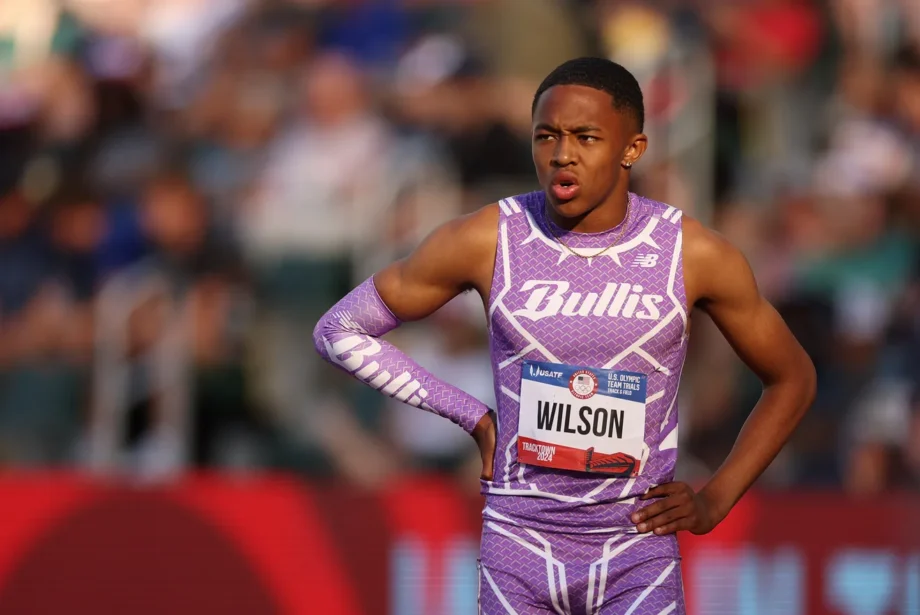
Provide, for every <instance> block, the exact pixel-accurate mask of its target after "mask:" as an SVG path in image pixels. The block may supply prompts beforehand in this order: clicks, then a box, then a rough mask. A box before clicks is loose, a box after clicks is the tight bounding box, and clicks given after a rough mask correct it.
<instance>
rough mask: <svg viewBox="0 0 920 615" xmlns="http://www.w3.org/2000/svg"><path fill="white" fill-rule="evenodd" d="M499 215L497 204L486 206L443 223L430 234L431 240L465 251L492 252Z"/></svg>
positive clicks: (496, 234)
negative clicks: (464, 249)
mask: <svg viewBox="0 0 920 615" xmlns="http://www.w3.org/2000/svg"><path fill="white" fill-rule="evenodd" d="M500 215H501V213H500V209H499V205H498V203H492V204H491V205H486V206H485V207H481V208H479V209H477V210H476V211H474V212H472V213H469V214H466V215H463V216H458V217H457V218H454V219H452V220H450V221H448V222H446V223H444V225H443V226H441V227H439V228H438V229H436V230H435V231H434V232H433V233H432V239H435V240H436V241H446V242H448V243H449V244H450V245H454V244H456V245H458V246H460V247H463V248H466V249H473V250H479V249H482V250H489V249H492V250H494V249H495V241H496V238H497V237H498V222H499V218H500Z"/></svg>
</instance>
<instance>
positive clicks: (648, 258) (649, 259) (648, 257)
mask: <svg viewBox="0 0 920 615" xmlns="http://www.w3.org/2000/svg"><path fill="white" fill-rule="evenodd" d="M657 264H658V255H657V254H640V255H638V256H637V257H636V258H634V259H633V262H632V266H633V267H645V268H646V269H648V268H650V267H654V266H655V265H657Z"/></svg>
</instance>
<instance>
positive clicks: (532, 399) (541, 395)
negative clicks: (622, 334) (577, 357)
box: [518, 361, 647, 477]
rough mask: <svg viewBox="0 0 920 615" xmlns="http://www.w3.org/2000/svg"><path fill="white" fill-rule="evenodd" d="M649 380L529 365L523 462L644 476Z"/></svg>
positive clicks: (524, 375) (521, 432) (521, 426)
mask: <svg viewBox="0 0 920 615" xmlns="http://www.w3.org/2000/svg"><path fill="white" fill-rule="evenodd" d="M646 380H647V378H646V376H645V374H639V373H636V372H622V371H616V370H610V369H594V368H588V367H575V366H571V365H561V364H557V363H541V362H537V361H524V364H523V369H522V372H521V411H520V416H519V419H518V460H519V461H520V462H521V463H526V464H530V465H537V466H546V467H549V468H558V469H560V470H579V471H582V472H597V473H603V474H608V475H610V476H617V477H632V476H636V475H638V474H639V466H640V461H639V460H640V459H641V458H642V449H643V447H644V445H645V442H644V440H645V393H646Z"/></svg>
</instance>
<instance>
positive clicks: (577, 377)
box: [569, 369, 598, 399]
mask: <svg viewBox="0 0 920 615" xmlns="http://www.w3.org/2000/svg"><path fill="white" fill-rule="evenodd" d="M597 386H598V382H597V376H595V375H594V374H593V373H591V372H589V371H588V370H585V369H582V370H578V371H577V372H575V373H574V374H572V377H571V378H569V391H570V392H571V393H572V395H574V396H575V397H577V398H578V399H589V398H591V397H594V394H595V393H597Z"/></svg>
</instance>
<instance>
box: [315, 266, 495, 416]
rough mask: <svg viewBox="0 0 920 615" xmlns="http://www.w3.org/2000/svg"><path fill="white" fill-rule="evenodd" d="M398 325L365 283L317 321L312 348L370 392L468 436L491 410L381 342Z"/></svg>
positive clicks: (371, 280)
mask: <svg viewBox="0 0 920 615" xmlns="http://www.w3.org/2000/svg"><path fill="white" fill-rule="evenodd" d="M399 325H400V321H399V319H397V318H396V316H394V315H393V313H392V312H391V311H390V310H389V308H387V306H386V304H384V303H383V300H382V299H380V295H378V294H377V289H376V287H375V286H374V281H373V278H369V279H368V280H366V281H365V282H364V283H362V284H361V285H360V286H358V287H357V288H355V289H354V290H353V291H352V292H351V293H349V294H348V295H347V296H345V297H344V298H343V299H342V300H341V301H339V302H338V303H337V304H336V305H335V306H333V307H332V309H330V310H329V311H328V312H327V313H326V314H325V315H324V316H323V317H322V318H321V319H320V321H319V323H317V325H316V328H315V329H314V331H313V342H314V345H315V346H316V350H317V352H319V353H320V355H322V357H323V358H324V359H326V360H327V361H329V362H330V363H332V364H333V365H336V366H337V367H339V368H341V369H343V370H344V371H346V372H348V373H349V374H351V375H353V376H354V377H356V378H357V379H358V380H360V381H362V382H364V383H365V384H367V385H368V386H370V387H373V388H374V389H377V390H379V391H380V392H381V393H383V394H384V395H386V396H388V397H391V398H394V399H397V400H399V401H402V402H405V403H407V404H409V405H412V406H415V407H416V408H421V409H423V410H428V411H430V412H434V413H435V414H438V415H440V416H443V417H445V418H447V419H450V420H451V421H453V422H454V423H457V424H458V425H460V426H461V427H463V429H465V430H466V431H467V432H468V433H472V432H473V429H474V428H475V427H476V424H477V423H478V422H479V420H480V419H481V418H482V417H483V416H484V415H485V414H486V413H487V412H488V411H489V408H488V407H487V406H486V405H485V404H483V403H482V402H480V401H479V400H477V399H476V398H474V397H473V396H471V395H469V394H467V393H465V392H463V391H461V390H460V389H458V388H456V387H453V386H451V385H449V384H447V383H446V382H444V381H442V380H439V379H438V378H435V377H434V376H433V375H432V374H430V373H429V372H428V371H427V370H425V369H423V368H422V367H420V366H419V365H418V364H417V363H415V362H414V361H413V360H412V359H410V358H409V357H408V356H407V355H406V354H405V353H403V352H402V351H401V350H399V349H398V348H396V347H395V346H393V345H392V344H390V343H389V342H386V341H384V340H382V339H380V338H381V337H382V336H383V335H384V334H385V333H387V332H388V331H391V330H393V329H395V328H396V327H398V326H399Z"/></svg>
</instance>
